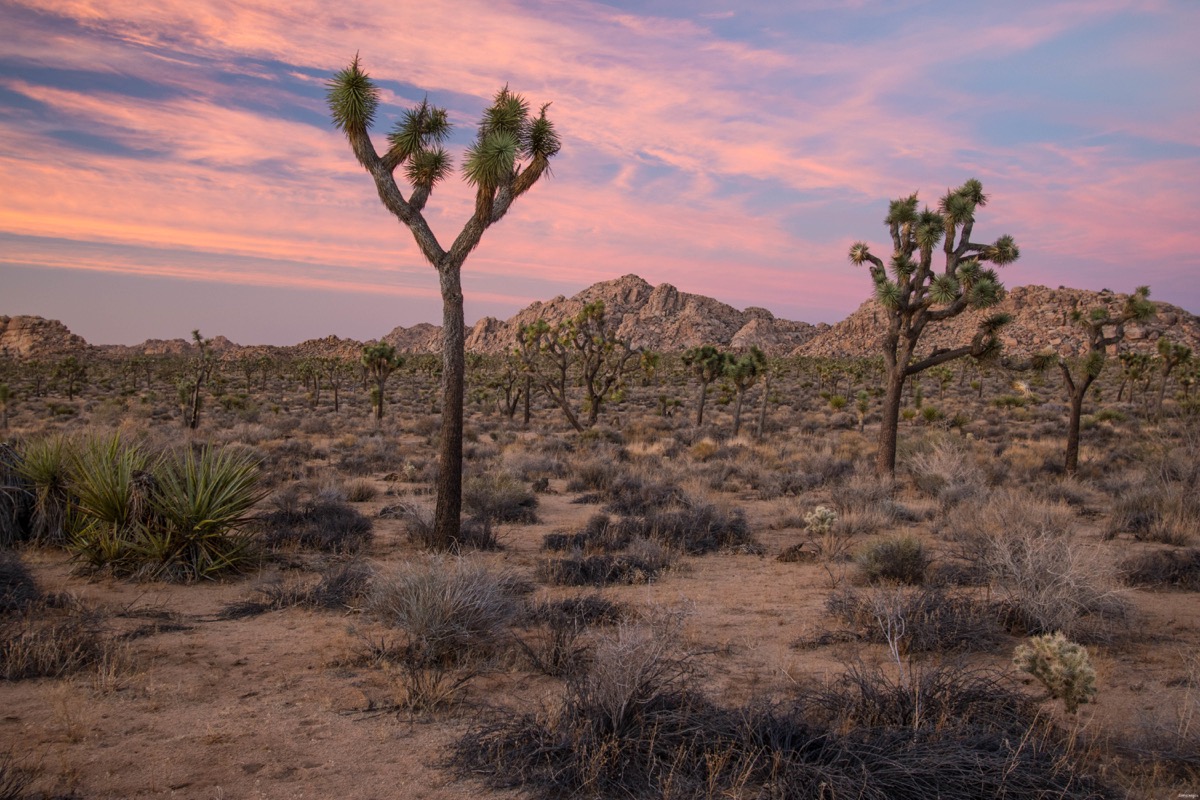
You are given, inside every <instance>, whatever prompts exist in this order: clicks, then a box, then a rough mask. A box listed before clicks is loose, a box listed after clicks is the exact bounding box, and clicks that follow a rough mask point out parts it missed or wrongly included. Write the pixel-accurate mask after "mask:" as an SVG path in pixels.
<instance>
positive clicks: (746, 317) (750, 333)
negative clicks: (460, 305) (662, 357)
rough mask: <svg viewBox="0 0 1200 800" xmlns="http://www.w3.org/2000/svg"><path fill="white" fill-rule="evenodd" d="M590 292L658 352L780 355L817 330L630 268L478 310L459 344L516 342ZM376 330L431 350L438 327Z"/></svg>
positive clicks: (479, 347) (640, 343)
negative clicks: (545, 296)
mask: <svg viewBox="0 0 1200 800" xmlns="http://www.w3.org/2000/svg"><path fill="white" fill-rule="evenodd" d="M596 300H602V301H604V307H605V311H606V313H607V315H608V317H609V319H610V320H613V321H615V322H616V323H617V334H618V335H619V336H621V337H622V338H625V339H628V340H629V341H630V342H631V343H632V344H633V346H634V347H645V348H648V349H651V350H659V351H664V352H674V351H679V350H686V349H687V348H689V347H695V346H697V345H702V344H713V345H718V346H721V347H735V348H749V347H750V346H751V345H757V346H758V347H761V348H762V349H763V350H765V351H766V352H767V353H769V354H772V355H782V354H784V353H787V352H790V351H791V350H793V349H795V347H796V346H797V345H799V344H801V343H802V342H804V341H806V340H808V339H809V338H811V337H812V336H813V335H815V334H816V333H817V332H818V331H819V330H821V327H818V326H813V325H809V324H808V323H806V322H791V321H788V320H781V319H776V318H775V316H774V315H773V314H771V312H770V311H767V310H766V309H765V308H748V309H746V310H745V311H738V310H737V309H736V308H734V307H733V306H730V305H727V304H725V303H722V302H720V301H719V300H714V299H713V298H711V297H705V296H703V295H698V294H689V293H687V292H681V291H679V290H678V289H676V288H675V287H674V286H672V285H670V284H669V283H664V284H660V285H658V286H651V285H650V284H649V283H647V282H646V281H644V280H643V279H641V278H640V277H638V276H637V275H625V276H623V277H621V278H617V279H616V280H611V281H603V282H601V283H597V284H594V285H592V286H589V287H588V288H587V289H584V290H583V291H582V292H580V293H579V294H577V295H574V296H573V297H563V296H561V295H560V296H559V297H555V298H554V299H552V300H547V301H545V302H542V301H537V302H534V303H532V304H531V305H529V306H527V307H526V308H524V309H523V310H521V311H519V312H517V314H516V315H515V316H513V317H511V318H510V319H508V320H498V319H496V318H494V317H484V318H483V319H481V320H479V322H477V323H475V325H474V326H473V327H472V328H471V329H470V330H469V331H467V339H466V347H467V351H468V352H472V353H491V354H499V353H505V352H508V351H509V350H511V349H512V348H513V347H514V346H515V345H516V341H517V331H518V330H519V329H520V327H521V326H522V325H529V324H531V323H533V322H536V321H537V320H539V319H544V320H546V322H548V323H550V324H551V325H554V324H557V323H559V322H562V321H563V320H566V319H568V318H570V317H573V316H575V315H576V314H577V313H579V311H580V309H582V308H583V307H584V305H586V304H588V303H592V302H595V301H596ZM822 327H823V326H822ZM383 338H384V341H387V342H391V343H392V344H394V345H396V347H397V349H400V350H405V351H407V352H436V351H437V350H438V349H439V348H440V346H441V330H440V329H439V328H436V327H435V326H432V325H417V326H414V327H412V328H396V329H395V330H393V331H392V332H391V333H389V334H387V335H386V336H384V337H383Z"/></svg>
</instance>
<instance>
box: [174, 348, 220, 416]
mask: <svg viewBox="0 0 1200 800" xmlns="http://www.w3.org/2000/svg"><path fill="white" fill-rule="evenodd" d="M192 342H193V343H194V344H195V345H196V350H197V354H196V357H195V358H193V359H191V360H190V361H189V362H188V364H187V366H186V367H185V369H186V370H187V372H189V373H191V374H189V375H188V376H187V377H184V378H180V379H179V383H178V389H179V403H180V405H182V406H183V425H184V427H185V428H190V429H192V430H196V428H198V427H200V406H201V404H202V398H203V392H204V384H205V383H207V382H208V379H209V377H210V376H211V375H212V372H213V367H214V366H215V365H216V362H215V360H214V359H213V355H212V352H211V351H210V350H209V345H210V344H211V342H212V340H211V339H205V338H204V337H203V336H201V335H200V331H199V330H194V331H192Z"/></svg>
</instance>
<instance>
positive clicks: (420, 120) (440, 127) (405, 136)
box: [388, 99, 453, 161]
mask: <svg viewBox="0 0 1200 800" xmlns="http://www.w3.org/2000/svg"><path fill="white" fill-rule="evenodd" d="M452 129H453V126H452V125H451V124H450V121H449V120H448V119H447V117H446V109H444V108H439V107H437V106H431V105H429V101H428V100H427V99H426V100H422V101H421V104H420V105H419V106H417V107H416V108H410V109H409V110H408V111H405V112H404V117H403V119H401V120H400V121H399V122H397V123H396V127H395V128H394V129H393V130H392V132H391V133H389V134H388V143H389V144H390V145H391V152H392V154H393V155H394V156H395V157H396V159H397V160H398V161H404V160H405V159H408V158H411V157H413V156H415V155H416V154H418V153H421V152H424V151H426V150H436V149H438V148H436V147H435V145H439V144H441V143H442V142H444V141H446V137H447V136H449V135H450V131H451V130H452Z"/></svg>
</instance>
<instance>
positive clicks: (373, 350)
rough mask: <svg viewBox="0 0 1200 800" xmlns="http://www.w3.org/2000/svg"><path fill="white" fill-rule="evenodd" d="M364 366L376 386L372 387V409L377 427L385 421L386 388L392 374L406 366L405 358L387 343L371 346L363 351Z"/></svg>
mask: <svg viewBox="0 0 1200 800" xmlns="http://www.w3.org/2000/svg"><path fill="white" fill-rule="evenodd" d="M362 365H363V367H364V368H365V369H366V371H367V375H368V376H369V377H370V379H371V380H372V381H374V383H375V385H374V386H372V387H371V407H372V409H374V411H375V425H376V426H378V425H379V423H380V422H382V421H383V405H384V388H385V386H386V384H387V379H388V378H389V377H390V376H391V374H392V372H394V371H395V370H397V369H400V368H401V367H403V366H404V357H403V356H400V355H397V354H396V348H395V347H392V346H391V345H390V344H388V343H387V342H378V343H377V344H369V345H367V346H366V347H364V348H363V351H362Z"/></svg>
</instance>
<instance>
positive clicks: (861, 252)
mask: <svg viewBox="0 0 1200 800" xmlns="http://www.w3.org/2000/svg"><path fill="white" fill-rule="evenodd" d="M870 254H871V248H870V247H869V246H868V245H867V243H866V242H855V243H854V244H852V245H850V253H849V257H850V263H851V264H855V265H859V264H862V263H863V262H865V261H866V260H867V256H869V255H870Z"/></svg>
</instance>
